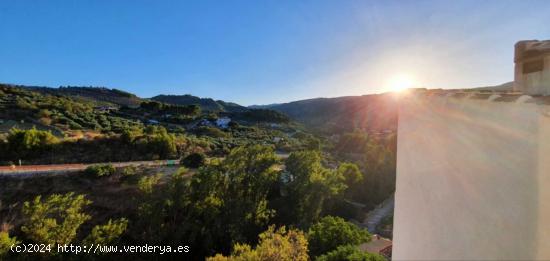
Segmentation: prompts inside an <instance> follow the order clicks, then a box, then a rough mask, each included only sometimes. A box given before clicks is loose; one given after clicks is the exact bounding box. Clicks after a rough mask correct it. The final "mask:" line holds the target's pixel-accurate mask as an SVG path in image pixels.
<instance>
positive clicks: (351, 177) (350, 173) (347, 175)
mask: <svg viewBox="0 0 550 261" xmlns="http://www.w3.org/2000/svg"><path fill="white" fill-rule="evenodd" d="M338 173H339V175H341V176H343V177H344V180H345V183H346V186H347V187H348V189H347V190H346V195H347V196H350V195H352V193H353V192H354V191H355V190H358V189H364V188H363V187H362V186H361V185H362V183H361V181H362V180H363V173H361V171H360V170H359V167H358V166H357V165H356V164H353V163H348V162H345V163H342V164H340V166H338Z"/></svg>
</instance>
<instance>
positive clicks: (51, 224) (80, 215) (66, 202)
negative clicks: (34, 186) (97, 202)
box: [21, 192, 128, 245]
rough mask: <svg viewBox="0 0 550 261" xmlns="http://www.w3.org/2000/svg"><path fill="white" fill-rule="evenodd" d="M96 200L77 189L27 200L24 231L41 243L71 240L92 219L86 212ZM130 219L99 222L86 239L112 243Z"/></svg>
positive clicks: (73, 239) (31, 238) (66, 242)
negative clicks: (76, 192)
mask: <svg viewBox="0 0 550 261" xmlns="http://www.w3.org/2000/svg"><path fill="white" fill-rule="evenodd" d="M91 203H92V202H91V201H89V200H87V199H86V198H85V197H84V195H75V194H74V193H73V192H70V193H67V194H64V195H60V194H53V195H51V196H49V197H47V198H46V199H45V200H42V197H41V196H37V197H36V198H34V200H33V201H32V202H29V201H27V202H25V203H24V204H23V209H22V212H23V217H24V223H23V226H21V231H22V232H23V233H24V234H25V235H26V237H27V238H28V239H30V240H31V241H33V242H35V243H41V244H50V245H55V244H61V245H64V244H70V243H74V242H75V241H76V239H77V238H80V237H81V236H78V233H77V232H78V229H79V228H80V226H81V225H82V224H83V223H84V222H86V221H88V220H89V219H91V216H90V215H88V214H86V213H84V212H83V208H85V207H86V206H88V205H90V204H91ZM127 223H128V221H127V220H126V219H124V218H121V219H118V220H115V221H112V220H109V221H108V222H107V223H106V224H104V225H97V226H95V227H94V228H92V232H91V233H90V234H89V235H88V236H87V237H86V238H85V239H84V241H82V243H86V244H88V243H94V244H110V243H112V242H115V241H116V240H117V239H118V237H120V235H121V234H122V233H123V232H124V231H125V230H126V226H127Z"/></svg>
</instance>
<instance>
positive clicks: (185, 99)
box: [151, 94, 248, 112]
mask: <svg viewBox="0 0 550 261" xmlns="http://www.w3.org/2000/svg"><path fill="white" fill-rule="evenodd" d="M151 100H154V101H159V102H164V103H170V104H176V105H199V106H200V107H201V109H202V110H203V111H213V112H215V111H222V112H244V111H247V110H248V109H247V108H246V107H244V106H241V105H238V104H236V103H232V102H225V101H220V100H217V101H216V100H214V99H211V98H200V97H197V96H193V95H189V94H186V95H157V96H155V97H152V98H151Z"/></svg>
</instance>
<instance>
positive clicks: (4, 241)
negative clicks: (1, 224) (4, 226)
mask: <svg viewBox="0 0 550 261" xmlns="http://www.w3.org/2000/svg"><path fill="white" fill-rule="evenodd" d="M17 243H19V242H18V241H17V239H16V238H15V237H10V235H9V234H8V232H5V231H1V232H0V260H1V259H2V257H3V256H5V255H7V254H8V253H9V251H10V247H11V246H12V245H14V244H17Z"/></svg>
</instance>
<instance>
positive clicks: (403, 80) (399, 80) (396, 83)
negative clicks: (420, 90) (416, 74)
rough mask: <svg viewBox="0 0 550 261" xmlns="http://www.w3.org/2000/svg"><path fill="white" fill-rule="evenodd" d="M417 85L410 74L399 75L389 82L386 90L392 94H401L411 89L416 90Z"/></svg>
mask: <svg viewBox="0 0 550 261" xmlns="http://www.w3.org/2000/svg"><path fill="white" fill-rule="evenodd" d="M416 85H417V83H416V81H415V79H414V78H413V77H412V76H410V75H408V74H399V75H395V76H393V77H391V78H390V79H389V80H388V83H387V87H386V88H387V89H389V90H390V91H392V92H401V91H403V90H406V89H409V88H414V87H415V86H416Z"/></svg>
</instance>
